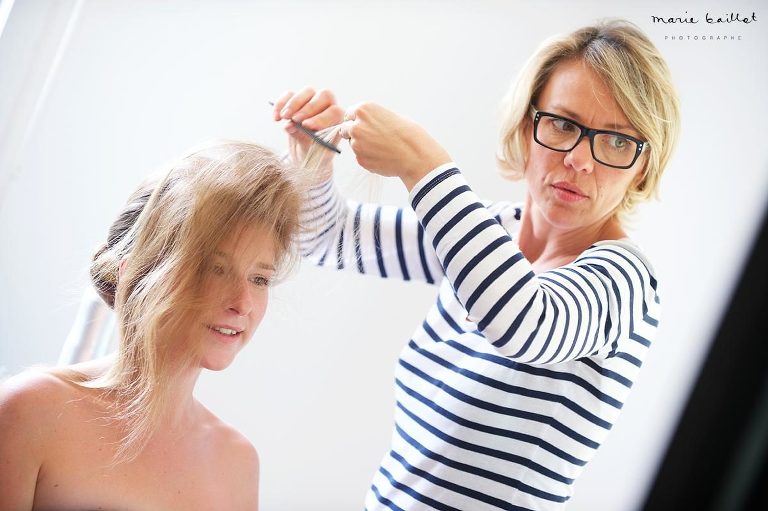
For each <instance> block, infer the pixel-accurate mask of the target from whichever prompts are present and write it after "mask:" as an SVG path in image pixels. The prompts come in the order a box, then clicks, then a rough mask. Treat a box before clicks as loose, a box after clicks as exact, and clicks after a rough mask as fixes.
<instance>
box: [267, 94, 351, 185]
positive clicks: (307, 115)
mask: <svg viewBox="0 0 768 511" xmlns="http://www.w3.org/2000/svg"><path fill="white" fill-rule="evenodd" d="M272 115H273V118H274V120H275V121H281V120H282V121H285V125H284V129H285V131H286V133H288V135H289V137H288V151H289V155H290V158H291V160H292V161H293V163H294V164H295V165H301V163H302V162H303V161H304V158H305V157H306V156H307V153H308V152H309V148H310V147H311V146H312V143H313V141H312V138H311V137H310V136H308V135H306V134H305V133H304V132H302V131H301V130H299V129H298V128H296V123H301V124H302V126H304V127H305V128H308V129H310V130H313V131H320V130H322V129H325V128H327V127H329V126H334V125H336V124H339V123H341V121H342V119H343V117H344V109H342V108H341V107H340V106H339V105H337V104H336V98H334V96H333V93H332V92H331V91H329V90H327V89H321V90H319V91H315V90H314V89H312V88H310V87H305V88H303V89H301V90H300V91H299V92H296V93H294V92H293V91H286V92H284V93H283V94H282V95H280V97H279V98H278V99H277V101H275V107H274V110H273V113H272ZM337 138H338V137H337ZM331 142H332V143H334V144H337V143H338V142H339V139H336V140H332V141H331ZM326 153H327V154H326ZM323 154H324V155H325V156H324V158H323V159H322V160H321V163H320V166H319V169H320V170H321V174H322V176H318V180H319V181H320V180H324V179H327V178H328V177H330V174H331V173H332V172H333V156H334V155H335V153H334V152H333V151H324V152H323Z"/></svg>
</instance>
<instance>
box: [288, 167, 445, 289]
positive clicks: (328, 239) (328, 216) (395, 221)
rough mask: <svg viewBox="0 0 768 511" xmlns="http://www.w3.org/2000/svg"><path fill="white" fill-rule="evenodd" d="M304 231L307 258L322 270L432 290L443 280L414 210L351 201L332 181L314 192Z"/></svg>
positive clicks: (302, 246)
mask: <svg viewBox="0 0 768 511" xmlns="http://www.w3.org/2000/svg"><path fill="white" fill-rule="evenodd" d="M301 225H302V230H301V235H300V240H299V245H300V250H301V253H302V256H304V257H305V258H307V259H309V260H310V261H311V262H313V263H315V264H317V265H319V266H331V267H335V268H336V269H339V270H350V271H356V272H358V273H362V274H369V275H375V276H379V277H385V278H400V279H402V280H418V281H423V282H427V283H430V284H434V283H436V282H440V281H441V280H442V278H443V269H442V267H441V266H440V261H439V260H438V259H437V256H436V255H435V252H434V250H433V249H432V245H431V244H430V243H429V241H428V240H426V239H425V236H424V229H423V228H422V227H421V224H420V223H419V220H418V218H417V217H416V214H415V213H414V211H413V210H412V209H411V208H399V207H396V206H382V205H378V204H365V203H361V202H356V201H353V200H346V199H344V198H343V197H342V196H341V195H340V194H339V192H338V191H337V189H336V187H335V185H334V183H333V181H328V182H325V183H323V184H321V185H318V186H316V187H315V188H313V189H312V190H310V194H309V199H308V201H307V202H306V204H305V206H304V209H303V210H302V214H301Z"/></svg>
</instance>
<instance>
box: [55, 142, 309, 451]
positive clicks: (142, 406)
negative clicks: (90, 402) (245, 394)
mask: <svg viewBox="0 0 768 511" xmlns="http://www.w3.org/2000/svg"><path fill="white" fill-rule="evenodd" d="M303 174H305V173H304V172H302V171H300V170H299V169H298V168H291V167H289V166H286V165H285V164H284V163H283V162H282V161H281V160H280V159H278V158H277V157H276V156H275V155H274V154H273V153H272V152H270V151H269V150H267V149H264V148H262V147H260V146H258V145H254V144H251V143H245V142H235V141H222V142H217V143H213V144H209V145H207V146H206V147H204V148H202V149H199V150H196V151H194V152H192V153H191V154H188V155H187V156H185V157H183V158H181V159H180V160H179V161H177V162H176V163H174V164H172V165H171V167H170V169H168V170H167V171H166V172H164V175H163V176H162V177H161V178H160V179H153V180H148V181H146V182H145V183H143V184H142V185H141V186H140V187H139V188H138V189H137V190H136V192H134V194H132V195H131V197H130V198H129V201H128V203H127V205H126V208H125V209H124V210H123V212H122V213H121V214H120V215H119V216H118V218H117V220H116V221H115V223H114V224H113V225H112V228H111V229H110V234H109V236H108V240H107V243H106V244H105V245H104V246H103V247H102V248H101V249H99V250H98V251H97V252H96V254H95V255H94V260H93V263H92V266H91V277H92V280H93V283H94V286H95V287H96V289H97V291H98V292H99V294H100V295H101V296H102V298H103V299H104V300H105V301H106V302H107V303H108V304H109V305H110V306H114V309H115V312H116V314H117V317H118V323H119V334H120V336H119V337H120V343H119V348H118V353H117V356H116V359H115V362H114V363H113V364H112V365H111V367H110V368H109V369H108V370H107V371H106V372H105V374H103V375H101V376H98V377H95V378H89V377H87V376H85V375H82V374H80V373H76V372H74V371H70V372H69V373H67V371H66V370H63V371H59V374H60V375H62V374H63V375H64V376H65V377H68V379H70V380H71V381H75V382H76V383H79V384H80V385H83V386H86V387H91V388H99V389H103V390H104V391H105V392H106V393H107V394H108V396H109V398H110V399H109V400H108V401H109V402H110V403H113V404H112V412H111V414H110V418H111V419H114V420H116V421H118V422H119V423H120V424H121V425H122V427H123V429H124V437H123V441H122V442H121V444H120V445H119V446H118V449H117V451H116V455H115V462H116V463H119V462H124V461H130V460H131V459H133V458H135V457H136V456H137V455H138V453H139V452H140V451H141V449H142V448H143V446H144V445H145V444H146V441H147V440H148V439H149V435H150V433H151V431H152V428H153V426H154V425H155V424H156V421H157V419H158V418H159V417H160V416H161V414H162V413H163V411H164V410H165V409H166V408H167V405H168V402H167V398H168V392H167V390H168V388H169V386H170V384H171V378H173V375H174V371H173V368H181V367H184V365H185V364H192V363H194V355H195V352H194V350H192V349H190V350H187V351H188V355H189V356H188V359H187V360H178V359H175V358H173V357H171V356H170V354H171V350H170V348H171V347H172V346H170V345H169V342H168V340H167V338H164V337H163V336H162V335H160V331H161V328H162V331H163V332H169V331H174V330H175V329H178V328H181V327H182V326H183V325H184V324H185V323H186V322H187V320H188V319H189V318H190V317H192V316H193V315H195V314H196V313H197V312H198V311H199V309H200V307H201V306H202V304H201V303H200V299H199V296H198V295H199V293H198V292H197V291H198V289H199V284H200V279H201V275H202V273H203V269H204V267H205V266H204V265H205V264H206V261H207V260H208V258H209V257H210V256H211V255H212V254H213V252H214V251H215V250H216V247H217V245H218V244H219V243H220V242H221V240H222V239H223V238H224V237H225V236H226V235H227V234H228V233H230V232H232V231H233V230H234V229H238V228H240V227H242V226H243V225H256V224H259V225H261V226H264V227H266V228H267V229H268V230H269V231H270V232H271V233H272V235H273V236H274V240H275V242H276V247H277V254H276V263H277V272H276V277H277V278H280V277H281V276H284V275H285V274H286V273H287V271H288V270H289V268H290V267H291V266H292V265H293V263H294V262H295V260H296V257H297V252H296V250H295V247H294V242H295V238H296V235H297V233H298V216H299V210H300V204H301V199H302V196H303V194H304V186H303V184H302V181H303V180H304V178H303V177H302V175H303ZM121 264H122V265H123V266H122V268H121V267H120V266H121ZM118 274H119V278H118ZM176 356H177V355H176Z"/></svg>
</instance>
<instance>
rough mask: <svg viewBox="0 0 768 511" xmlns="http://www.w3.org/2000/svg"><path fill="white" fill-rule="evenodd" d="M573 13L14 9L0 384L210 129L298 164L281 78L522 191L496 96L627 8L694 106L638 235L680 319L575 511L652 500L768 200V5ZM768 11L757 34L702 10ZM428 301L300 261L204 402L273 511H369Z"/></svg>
mask: <svg viewBox="0 0 768 511" xmlns="http://www.w3.org/2000/svg"><path fill="white" fill-rule="evenodd" d="M3 4H4V7H5V8H7V7H8V6H9V5H10V4H9V0H3V1H2V2H1V3H0V23H1V22H2V10H3ZM574 4H575V3H574V2H567V1H546V2H535V3H534V2H525V3H523V2H519V3H518V2H512V1H483V2H459V1H443V2H427V1H396V2H380V1H378V2H352V1H349V2H341V1H338V2H330V1H317V2H311V1H308V0H307V1H293V2H290V1H284V2H276V1H275V2H245V1H240V2H236V1H226V2H225V1H216V2H214V1H213V0H211V1H207V2H205V1H197V2H194V1H188V0H185V1H181V0H166V1H163V2H153V1H150V0H140V1H137V0H133V1H130V2H128V1H117V0H101V1H95V0H90V1H82V0H81V1H77V0H61V1H52V0H51V1H42V0H17V1H16V2H15V4H14V5H13V9H12V10H11V12H10V17H9V18H8V22H7V25H6V26H5V30H4V31H3V33H2V36H1V37H0V371H1V372H3V373H5V374H6V375H7V374H12V373H15V372H18V371H20V370H22V369H23V368H24V367H26V366H28V365H31V364H34V363H49V364H50V363H55V361H56V360H57V358H58V355H59V351H60V350H61V346H62V343H63V341H64V338H65V337H66V335H67V333H68V331H69V328H70V326H71V325H72V320H73V317H74V314H75V312H76V310H77V306H78V302H79V299H80V296H81V295H82V293H83V290H84V289H85V286H87V282H88V280H87V277H86V276H87V267H88V262H89V260H90V254H91V252H92V250H93V249H94V247H96V246H97V245H98V244H99V243H101V242H102V241H103V240H104V239H105V236H106V230H107V227H108V225H109V224H110V223H111V221H112V219H113V218H114V216H115V215H116V214H117V213H118V212H119V210H120V208H121V206H122V204H123V202H124V200H125V198H126V197H127V196H128V194H129V193H130V192H131V191H132V190H133V189H134V187H135V186H136V185H137V183H138V182H139V180H140V179H141V178H142V177H143V176H144V175H145V174H147V173H149V172H150V171H151V170H153V169H154V168H156V167H157V166H159V165H161V164H162V163H164V162H166V161H168V160H170V159H172V158H173V157H175V156H176V155H178V154H179V153H181V152H183V151H184V150H185V149H186V148H188V147H190V146H192V145H195V144H197V143H199V142H202V141H204V140H206V139H208V138H211V137H234V138H246V139H251V140H254V141H257V142H259V143H262V144H264V145H267V146H269V147H272V148H273V149H275V150H277V151H282V149H283V148H284V146H285V144H284V141H283V135H282V133H281V131H280V129H279V128H278V126H276V125H274V124H273V123H272V122H271V120H270V115H269V114H270V110H269V107H268V105H267V101H268V100H269V99H273V98H275V97H277V95H278V94H279V93H280V92H281V91H283V90H285V89H288V88H294V89H295V88H299V87H302V86H304V85H313V86H315V87H328V88H331V89H332V90H334V91H335V92H336V94H337V98H338V99H339V101H340V102H341V103H342V104H344V105H351V104H354V103H356V102H358V101H362V100H365V99H371V100H375V101H377V102H380V103H382V104H384V105H386V106H388V107H391V108H393V109H395V110H398V111H401V112H403V113H405V114H407V115H408V116H409V117H411V118H413V119H415V120H417V121H419V122H420V123H422V124H423V125H424V126H425V127H426V128H427V129H428V130H429V131H430V132H431V133H432V134H433V136H435V137H436V138H437V139H438V140H439V141H440V142H441V143H442V144H443V145H444V146H445V147H446V148H447V149H448V151H449V152H450V154H451V155H452V157H453V158H454V159H455V161H457V162H458V163H459V165H460V167H461V168H462V170H463V171H464V173H465V174H466V176H467V177H468V179H469V180H470V182H471V183H472V185H473V187H474V188H475V190H477V191H478V192H479V193H480V195H481V196H484V197H486V198H490V199H505V200H510V199H511V200H520V199H522V197H523V195H522V193H523V192H522V188H521V186H520V185H519V184H511V183H508V182H506V181H503V180H501V178H499V177H498V176H497V175H496V173H495V167H494V150H495V144H496V136H497V129H498V124H499V115H498V112H499V109H498V105H499V100H500V99H501V97H502V96H503V94H504V92H505V90H506V89H507V87H508V85H509V84H510V82H511V80H512V78H513V77H514V75H515V74H516V73H517V71H518V70H519V68H520V67H521V65H522V64H523V62H524V60H525V59H526V58H527V56H528V55H529V54H530V53H531V52H532V51H533V50H534V49H535V48H536V47H537V46H538V44H539V42H540V41H541V40H543V39H544V38H545V37H547V36H549V35H552V34H554V33H557V32H563V31H570V30H573V29H575V28H577V27H579V26H581V25H585V24H588V23H591V22H593V21H594V20H595V19H596V18H600V17H606V16H614V17H623V18H626V19H628V20H630V21H632V22H634V23H636V24H637V25H639V26H640V27H641V28H642V29H643V30H644V31H646V33H648V35H649V36H650V38H651V39H652V40H653V42H654V43H655V44H656V45H657V46H658V47H659V49H660V50H661V52H662V53H663V54H664V56H665V57H666V58H667V60H668V62H669V65H670V67H671V69H672V73H673V76H674V80H675V82H676V84H677V86H678V89H679V92H680V96H681V99H682V111H683V130H682V138H681V140H680V144H679V146H678V148H677V151H676V153H675V156H674V159H673V160H672V162H671V163H670V165H669V167H668V169H667V174H666V175H665V177H664V179H663V182H662V200H661V201H660V202H653V203H650V204H649V205H647V206H644V207H643V208H642V209H641V210H640V212H639V214H638V215H637V217H636V221H635V222H634V224H633V226H632V232H633V236H634V238H635V239H636V240H637V241H638V242H639V243H640V244H641V245H642V246H643V247H644V248H645V250H646V252H647V254H648V255H649V256H650V258H651V260H652V261H653V262H654V264H655V266H656V268H657V271H658V274H659V280H660V283H661V286H662V293H663V296H662V298H663V305H664V313H663V318H662V322H661V326H660V329H659V333H658V337H657V339H656V341H655V343H654V346H653V349H652V350H651V352H650V356H649V358H648V359H647V361H646V363H645V366H644V369H643V372H642V373H641V377H640V380H639V381H638V382H637V383H636V385H635V388H634V390H633V394H632V396H631V398H630V400H629V401H628V403H627V404H626V406H625V408H624V413H623V415H622V417H621V418H620V420H619V422H618V424H617V425H616V426H615V428H614V431H613V432H612V434H611V436H610V437H609V439H608V441H607V442H606V443H605V445H604V446H603V447H602V448H601V449H600V451H599V452H598V454H597V457H596V458H595V460H594V461H593V462H592V463H591V464H590V465H589V466H588V467H587V469H586V471H585V473H584V475H583V476H582V478H581V479H580V480H579V481H578V482H577V485H576V496H575V497H574V498H573V499H572V501H571V505H570V507H569V509H571V510H603V509H605V510H619V509H621V510H628V509H635V508H637V507H638V506H639V505H640V504H641V503H642V499H643V496H644V494H645V491H646V489H647V485H648V484H650V481H652V478H653V475H654V472H655V469H656V465H657V463H658V462H659V461H660V456H661V455H662V453H663V450H664V449H665V447H666V442H667V440H668V437H669V435H670V434H671V432H672V431H673V428H674V425H675V421H676V420H677V418H678V414H679V413H680V412H681V411H682V406H683V404H684V400H685V398H686V396H687V394H688V392H689V390H690V386H691V384H692V381H693V378H694V377H695V376H696V373H697V371H698V369H699V367H700V363H701V361H702V358H703V357H704V356H705V354H706V349H707V347H708V344H709V342H710V340H711V337H712V333H713V329H714V328H715V327H716V326H717V323H718V320H719V319H720V316H721V313H722V310H723V308H724V306H725V304H726V303H727V300H728V297H729V293H730V291H731V288H732V285H733V282H734V279H735V278H736V277H737V276H738V273H739V270H740V267H741V264H742V261H743V259H744V257H745V256H746V254H747V251H748V247H749V244H750V243H751V240H752V234H753V231H754V229H755V228H756V222H757V221H758V219H759V218H760V215H761V212H762V209H763V206H764V205H765V202H766V200H765V199H766V190H767V185H768V172H766V163H768V158H767V157H768V143H766V135H768V133H766V129H765V120H766V119H767V118H768V101H767V100H766V99H765V93H764V91H765V88H766V83H768V80H767V78H768V69H767V68H766V66H765V63H764V55H765V51H766V49H768V45H767V44H766V43H767V42H768V19H766V18H763V16H766V15H768V9H765V8H763V6H762V5H758V2H757V1H753V2H747V1H740V2H724V1H721V2H709V3H707V4H701V3H699V2H693V1H688V2H670V1H648V2H611V3H607V4H606V3H605V2H598V1H589V2H580V3H579V5H578V6H576V5H574ZM753 11H754V12H755V13H756V17H757V22H755V23H752V24H750V25H742V24H722V25H719V26H718V25H707V23H706V21H705V20H704V19H703V18H704V16H705V14H706V13H707V12H710V13H713V14H715V16H716V17H718V16H722V15H724V14H727V13H730V12H734V13H736V12H738V13H740V14H741V15H742V17H744V16H746V17H749V16H751V14H752V12H753ZM652 15H657V16H663V17H665V18H667V17H677V16H685V17H690V16H693V17H695V18H697V19H699V23H698V24H678V25H662V24H654V23H652V21H651V16H652ZM688 35H690V36H691V39H690V40H688V39H684V40H682V41H681V40H679V39H678V38H679V36H688ZM702 35H704V36H706V37H707V40H704V41H702V40H701V39H696V40H694V38H693V37H694V36H697V37H700V36H702ZM710 35H711V36H714V37H717V36H728V38H729V39H728V40H725V41H722V40H721V41H716V40H714V41H710V40H709V39H708V38H709V36H710ZM672 36H675V37H676V39H675V40H674V41H673V40H671V37H672ZM730 36H736V37H738V36H741V40H730ZM344 147H346V146H344ZM337 168H338V169H339V175H340V178H341V180H342V181H343V182H344V183H345V184H343V188H344V190H345V191H346V192H347V193H348V194H350V195H352V196H355V197H357V198H361V199H364V200H379V201H383V202H388V203H395V204H404V203H405V201H404V199H405V192H404V189H403V188H402V186H401V185H400V184H399V183H397V182H394V181H387V180H378V179H374V178H371V177H368V176H366V175H365V174H364V173H362V172H361V171H359V170H357V167H356V165H355V162H354V159H353V157H352V156H351V151H349V149H348V148H346V150H344V154H343V155H342V157H341V159H340V161H339V162H338V165H337ZM435 291H436V288H432V287H429V286H427V285H422V284H413V283H411V284H409V283H402V282H394V281H393V282H390V281H378V280H375V279H373V278H370V277H359V276H356V275H352V274H349V275H346V274H344V275H342V274H336V273H334V272H332V271H326V270H318V269H316V268H313V267H310V266H309V265H306V264H305V265H302V266H301V267H300V269H299V270H298V271H297V273H296V274H295V276H294V278H292V279H291V280H290V281H289V282H286V283H285V284H283V285H281V286H279V287H277V288H276V289H274V290H273V293H272V303H271V306H270V311H269V313H268V315H267V318H266V319H265V321H264V323H263V324H262V327H261V328H260V330H259V331H258V332H257V334H256V336H255V338H254V339H253V341H252V343H251V345H250V346H248V347H247V348H246V349H245V350H244V351H243V353H242V354H241V355H240V357H239V358H238V360H237V361H236V362H235V364H234V365H233V366H232V367H231V368H229V369H228V370H226V371H224V372H222V373H217V374H211V373H206V374H204V375H203V377H202V378H201V380H200V382H199V384H198V389H197V395H198V397H199V398H200V399H201V400H202V401H203V402H204V403H206V404H207V405H208V406H209V407H210V408H211V409H212V410H214V411H215V412H216V413H217V414H219V415H220V416H221V417H222V418H224V419H225V420H227V421H228V422H230V423H232V424H233V425H235V426H236V427H237V428H238V429H240V430H241V431H242V432H244V433H245V434H246V435H247V436H248V438H250V440H251V441H252V442H253V443H254V444H255V445H256V446H257V448H258V449H259V452H260V454H261V461H262V484H261V489H262V508H263V509H264V510H267V511H269V510H274V511H278V510H296V509H316V510H326V509H327V510H347V509H360V508H361V507H362V499H363V495H364V493H365V491H366V489H367V487H368V484H369V480H370V477H371V476H372V474H373V472H374V470H375V469H376V467H377V466H378V462H379V460H380V458H381V456H382V455H383V454H384V452H385V451H386V449H387V447H388V440H389V434H390V428H391V423H392V415H393V413H392V412H393V404H394V403H393V388H392V377H393V370H394V365H395V362H396V359H397V354H398V352H399V351H400V349H401V347H402V345H403V344H404V343H405V342H406V341H407V340H408V338H409V335H410V333H411V332H412V331H413V330H414V328H415V327H416V326H417V325H418V323H419V322H420V321H421V319H422V315H423V314H424V313H425V312H426V309H427V307H428V305H429V303H430V301H431V300H432V298H433V296H434V293H435Z"/></svg>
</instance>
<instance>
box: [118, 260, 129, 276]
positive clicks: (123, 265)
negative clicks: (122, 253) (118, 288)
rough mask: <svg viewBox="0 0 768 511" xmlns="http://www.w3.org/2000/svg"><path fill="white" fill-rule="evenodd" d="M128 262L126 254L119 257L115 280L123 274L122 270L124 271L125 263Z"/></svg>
mask: <svg viewBox="0 0 768 511" xmlns="http://www.w3.org/2000/svg"><path fill="white" fill-rule="evenodd" d="M127 263H128V256H126V257H123V258H122V259H120V263H119V264H118V265H117V280H118V281H119V280H120V277H122V276H123V272H124V271H125V265H126V264H127Z"/></svg>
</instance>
